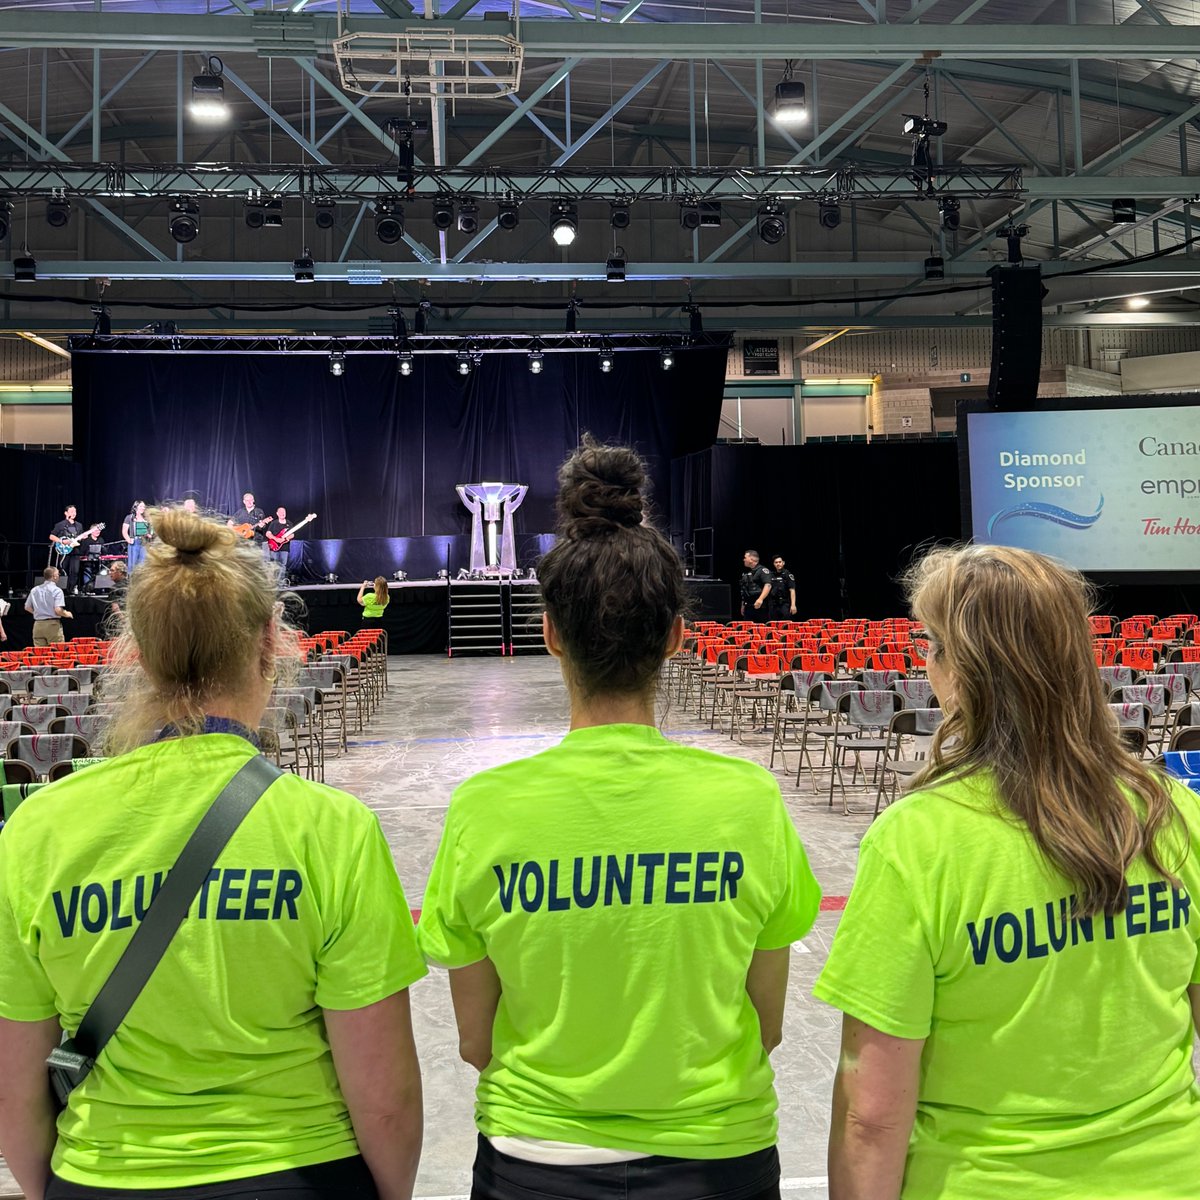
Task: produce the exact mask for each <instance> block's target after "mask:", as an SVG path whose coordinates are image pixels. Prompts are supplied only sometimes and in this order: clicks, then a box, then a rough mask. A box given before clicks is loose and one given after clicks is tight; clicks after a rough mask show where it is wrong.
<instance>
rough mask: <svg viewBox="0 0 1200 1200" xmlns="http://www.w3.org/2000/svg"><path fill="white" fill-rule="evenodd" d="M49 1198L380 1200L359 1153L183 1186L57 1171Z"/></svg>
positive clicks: (48, 1188)
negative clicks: (116, 1184)
mask: <svg viewBox="0 0 1200 1200" xmlns="http://www.w3.org/2000/svg"><path fill="white" fill-rule="evenodd" d="M46 1200H379V1193H378V1192H377V1191H376V1190H375V1181H374V1180H373V1179H372V1178H371V1172H370V1171H368V1170H367V1164H366V1163H365V1162H363V1160H362V1158H361V1157H360V1156H359V1155H357V1154H356V1155H355V1156H354V1157H353V1158H339V1159H335V1160H334V1161H333V1162H327V1163H316V1164H315V1165H313V1166H311V1167H291V1168H290V1169H289V1170H286V1171H272V1172H271V1173H270V1174H269V1175H254V1176H251V1177H250V1178H248V1179H228V1180H226V1181H225V1182H224V1183H202V1184H199V1185H197V1186H195V1187H181V1188H149V1189H144V1188H94V1187H85V1186H83V1185H81V1184H78V1183H68V1182H67V1181H66V1180H64V1179H59V1178H58V1177H57V1176H52V1177H51V1179H50V1186H49V1187H47V1188H46Z"/></svg>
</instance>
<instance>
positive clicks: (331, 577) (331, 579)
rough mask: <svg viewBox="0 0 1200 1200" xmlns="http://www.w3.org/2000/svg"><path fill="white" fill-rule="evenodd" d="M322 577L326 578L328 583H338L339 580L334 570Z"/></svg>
mask: <svg viewBox="0 0 1200 1200" xmlns="http://www.w3.org/2000/svg"><path fill="white" fill-rule="evenodd" d="M321 578H322V579H324V580H325V582H326V583H337V581H338V577H337V576H336V575H335V574H334V573H333V572H332V571H330V572H329V574H328V575H322V576H321Z"/></svg>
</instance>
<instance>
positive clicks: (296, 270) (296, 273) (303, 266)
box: [292, 246, 317, 283]
mask: <svg viewBox="0 0 1200 1200" xmlns="http://www.w3.org/2000/svg"><path fill="white" fill-rule="evenodd" d="M292 277H293V278H294V279H295V281H296V282H297V283H316V281H317V265H316V263H314V262H313V256H312V254H311V253H310V251H309V249H308V247H307V246H305V247H304V253H303V254H302V255H300V257H299V258H293V259H292Z"/></svg>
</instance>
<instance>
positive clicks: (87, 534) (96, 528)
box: [51, 521, 104, 558]
mask: <svg viewBox="0 0 1200 1200" xmlns="http://www.w3.org/2000/svg"><path fill="white" fill-rule="evenodd" d="M103 528H104V522H103V521H101V522H99V524H97V525H93V526H92V527H91V529H85V530H84V531H83V532H82V533H80V534H77V535H76V536H75V537H73V538H64V539H63V540H62V541H61V542H52V543H51V545H52V546H53V547H54V552H55V553H56V554H57V555H58V557H59V558H66V557H67V555H68V554H72V553H74V552H75V551H76V550H77V549H78V548H79V543H80V542H82V541H83V540H84V539H85V538H94V537H97V536H98V535H99V533H100V531H101V530H102V529H103Z"/></svg>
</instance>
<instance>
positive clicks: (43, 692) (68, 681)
mask: <svg viewBox="0 0 1200 1200" xmlns="http://www.w3.org/2000/svg"><path fill="white" fill-rule="evenodd" d="M31 683H32V686H31V687H30V689H29V694H30V695H31V696H57V695H61V694H62V693H63V692H77V691H79V680H78V679H72V678H71V676H70V675H64V674H61V673H60V672H57V671H56V672H55V673H54V674H53V675H35V676H34V677H33V679H32V680H31Z"/></svg>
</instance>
